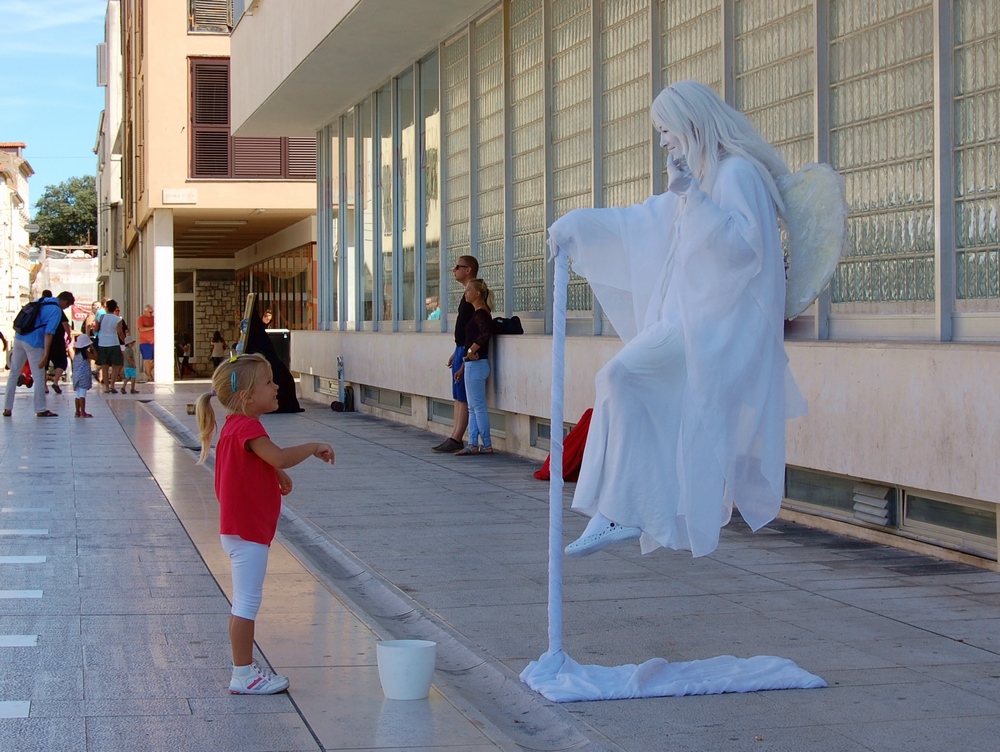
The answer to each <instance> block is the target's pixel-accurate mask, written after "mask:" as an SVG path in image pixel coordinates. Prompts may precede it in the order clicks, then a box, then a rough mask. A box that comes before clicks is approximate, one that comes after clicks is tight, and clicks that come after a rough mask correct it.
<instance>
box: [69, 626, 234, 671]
mask: <svg viewBox="0 0 1000 752" xmlns="http://www.w3.org/2000/svg"><path fill="white" fill-rule="evenodd" d="M142 647H143V649H137V648H136V646H134V645H122V644H121V643H117V644H116V643H89V644H87V645H86V646H84V648H83V655H84V667H85V668H86V670H87V671H88V672H90V671H139V672H143V673H146V674H147V675H148V674H149V673H151V672H152V670H154V669H155V670H159V669H162V668H177V667H181V668H183V667H192V668H204V669H210V668H218V667H219V666H226V665H227V664H228V663H229V661H230V656H231V653H230V649H229V642H228V640H226V641H223V640H218V641H208V640H195V641H191V640H188V641H184V640H181V639H178V636H177V635H175V636H174V639H172V640H169V641H168V640H164V641H163V642H162V643H159V642H157V643H153V644H149V645H148V646H146V645H144V646H142ZM88 677H89V674H88Z"/></svg>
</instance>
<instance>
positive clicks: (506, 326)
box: [493, 316, 524, 334]
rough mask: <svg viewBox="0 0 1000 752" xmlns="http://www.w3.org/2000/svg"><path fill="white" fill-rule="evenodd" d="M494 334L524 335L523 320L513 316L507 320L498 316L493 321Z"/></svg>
mask: <svg viewBox="0 0 1000 752" xmlns="http://www.w3.org/2000/svg"><path fill="white" fill-rule="evenodd" d="M493 333H494V334H524V327H522V326H521V319H519V318H518V317H517V316H511V317H510V318H509V319H505V318H504V317H503V316H497V317H496V318H495V319H493Z"/></svg>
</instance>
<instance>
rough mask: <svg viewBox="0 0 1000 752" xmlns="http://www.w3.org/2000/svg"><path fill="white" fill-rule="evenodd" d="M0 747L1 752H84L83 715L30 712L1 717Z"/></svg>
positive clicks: (84, 726)
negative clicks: (53, 715)
mask: <svg viewBox="0 0 1000 752" xmlns="http://www.w3.org/2000/svg"><path fill="white" fill-rule="evenodd" d="M8 744H10V746H7V745H8ZM15 745H16V746H15ZM0 749H2V750H4V752H8V751H9V752H54V750H59V752H87V727H86V721H85V719H83V718H44V717H42V718H32V717H31V716H29V717H28V718H17V719H0Z"/></svg>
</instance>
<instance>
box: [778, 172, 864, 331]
mask: <svg viewBox="0 0 1000 752" xmlns="http://www.w3.org/2000/svg"><path fill="white" fill-rule="evenodd" d="M778 190H779V191H780V192H781V198H782V200H783V201H784V202H785V214H784V218H783V219H784V228H783V229H784V230H785V232H784V236H785V238H784V239H785V255H786V259H787V261H786V263H787V265H788V268H787V273H786V276H787V282H786V285H785V318H786V319H794V318H795V317H796V316H798V315H800V314H801V313H802V312H803V311H805V310H806V309H807V308H808V307H809V306H810V305H812V302H813V301H814V300H816V298H818V297H819V294H820V292H821V291H822V290H823V288H824V287H826V286H827V285H828V284H830V280H831V279H832V278H833V273H834V272H835V271H836V269H837V264H838V263H839V262H840V258H841V256H842V255H843V254H844V252H845V251H846V249H847V213H848V210H849V209H848V206H847V201H846V200H845V199H844V178H843V177H842V176H841V175H840V173H838V172H837V171H836V170H834V169H833V168H832V167H830V165H826V164H815V163H810V164H807V165H806V166H805V167H803V168H802V169H801V170H799V171H798V172H796V173H794V174H792V175H788V176H786V177H783V178H781V179H780V180H779V181H778Z"/></svg>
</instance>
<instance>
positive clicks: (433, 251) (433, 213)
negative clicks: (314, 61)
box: [420, 52, 442, 320]
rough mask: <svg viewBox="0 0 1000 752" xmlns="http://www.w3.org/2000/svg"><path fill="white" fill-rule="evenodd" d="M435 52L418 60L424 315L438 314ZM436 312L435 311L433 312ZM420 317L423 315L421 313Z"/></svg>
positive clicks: (438, 173) (438, 107) (438, 114)
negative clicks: (420, 60)
mask: <svg viewBox="0 0 1000 752" xmlns="http://www.w3.org/2000/svg"><path fill="white" fill-rule="evenodd" d="M438 79H439V76H438V55H437V53H436V52H435V53H434V54H433V55H431V56H430V57H428V58H427V59H426V60H424V61H423V62H422V63H421V64H420V142H421V149H420V169H421V174H422V181H421V182H422V185H423V188H424V190H423V198H424V237H423V240H424V294H423V297H424V316H426V317H427V318H431V319H432V320H435V319H439V318H440V317H441V309H440V306H441V302H442V301H441V171H440V165H439V164H438V160H439V159H440V154H441V96H440V94H439V93H438V91H439V89H438V87H439V85H440V81H439V80H438ZM435 312H436V313H435ZM421 318H423V316H422V317H421Z"/></svg>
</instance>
